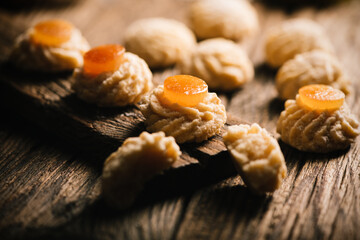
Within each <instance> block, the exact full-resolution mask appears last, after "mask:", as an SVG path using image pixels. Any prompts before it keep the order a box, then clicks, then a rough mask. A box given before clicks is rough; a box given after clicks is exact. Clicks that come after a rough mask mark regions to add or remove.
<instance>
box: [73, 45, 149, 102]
mask: <svg viewBox="0 0 360 240" xmlns="http://www.w3.org/2000/svg"><path fill="white" fill-rule="evenodd" d="M152 78H153V76H152V73H151V71H150V69H149V67H148V65H147V64H146V62H145V61H144V60H143V59H141V58H139V57H138V56H137V55H135V54H132V53H129V52H125V53H124V56H123V59H122V63H121V65H120V67H119V68H118V69H117V70H115V71H113V72H104V73H101V74H99V75H97V76H91V75H90V76H89V75H86V74H84V71H83V68H77V69H75V71H74V74H73V78H72V89H73V90H74V91H75V92H76V94H77V96H78V97H79V98H80V99H82V100H84V101H86V102H89V103H95V104H97V105H98V106H104V107H117V106H126V105H131V104H135V103H138V102H139V101H140V100H141V98H142V97H143V96H144V95H145V94H147V93H148V92H149V91H151V89H152V88H153V83H152Z"/></svg>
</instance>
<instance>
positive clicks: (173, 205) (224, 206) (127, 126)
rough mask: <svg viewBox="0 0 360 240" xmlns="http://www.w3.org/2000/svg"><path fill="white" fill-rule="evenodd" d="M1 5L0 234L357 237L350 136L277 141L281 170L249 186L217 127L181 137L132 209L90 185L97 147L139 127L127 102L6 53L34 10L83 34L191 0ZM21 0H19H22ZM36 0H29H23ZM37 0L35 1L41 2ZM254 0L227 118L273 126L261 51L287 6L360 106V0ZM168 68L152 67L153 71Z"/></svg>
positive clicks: (358, 189)
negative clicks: (345, 141) (336, 142)
mask: <svg viewBox="0 0 360 240" xmlns="http://www.w3.org/2000/svg"><path fill="white" fill-rule="evenodd" d="M16 2H24V1H20V0H14V1H13V4H9V3H8V4H6V5H5V6H3V3H2V5H1V8H0V52H1V53H2V54H1V55H0V62H1V65H0V95H1V96H0V99H1V104H0V106H1V112H3V114H2V117H1V118H0V239H14V238H15V239H23V238H25V239H28V238H31V239H39V238H40V239H79V238H80V239H360V233H358V232H357V230H358V229H359V227H360V153H359V149H360V144H359V142H360V139H359V138H358V139H357V142H356V143H355V144H354V145H352V146H351V148H350V149H347V150H346V151H341V152H335V153H332V154H310V153H303V152H300V151H297V150H295V149H293V148H291V147H289V146H287V145H286V144H284V143H282V142H281V141H280V146H281V148H282V150H283V152H284V155H285V158H286V165H287V167H288V177H287V178H286V179H285V181H284V183H283V185H282V187H281V188H280V189H279V190H277V191H276V192H275V193H274V194H268V195H266V196H256V195H253V194H252V193H251V192H250V191H248V189H247V188H246V187H245V186H244V184H243V182H242V180H241V179H240V178H239V177H237V176H236V175H235V170H234V168H233V167H232V164H231V162H230V160H229V156H228V154H227V152H226V151H225V148H224V146H223V144H222V142H221V139H220V137H219V136H217V137H215V138H213V139H211V140H210V141H208V142H205V143H202V144H198V145H195V146H190V145H186V144H185V145H182V146H181V148H182V151H183V155H182V158H181V160H180V161H179V162H178V163H177V164H176V165H175V166H174V167H173V168H172V169H170V170H169V171H167V172H165V173H164V175H162V176H158V177H156V178H154V179H153V180H152V181H151V182H149V183H148V185H147V186H146V187H145V190H144V191H143V193H142V194H141V196H140V198H139V199H138V201H137V202H136V204H135V205H134V207H132V208H131V209H129V210H127V211H123V212H117V211H114V210H113V209H111V208H109V207H107V206H106V205H105V204H104V202H103V200H102V197H101V181H100V176H101V170H102V164H103V161H104V159H105V157H106V156H107V155H108V154H109V153H110V152H111V151H112V150H114V149H115V148H116V147H117V146H118V145H119V144H121V142H122V141H123V140H124V139H125V138H126V137H128V136H134V135H137V134H138V133H139V132H140V131H142V130H143V129H144V126H143V124H142V121H143V118H142V116H141V114H140V113H139V111H138V110H137V109H136V107H135V108H132V107H128V108H114V109H102V108H97V107H94V106H91V105H89V104H86V103H83V102H81V101H80V100H78V99H77V98H76V97H75V96H74V94H73V92H72V91H71V90H70V86H69V83H68V79H69V77H70V75H71V73H64V74H58V75H49V74H47V75H36V74H31V73H22V72H19V71H14V69H12V68H11V67H9V66H8V64H7V63H6V58H7V56H8V54H9V51H10V47H11V45H12V44H13V41H14V39H15V38H16V36H17V35H19V34H20V33H21V32H23V31H24V30H25V29H27V28H28V27H29V26H31V25H33V24H34V23H35V22H37V21H39V20H41V19H47V18H54V17H56V18H65V19H67V20H69V21H71V22H73V23H74V24H75V25H76V26H77V27H78V28H80V29H81V30H82V32H83V33H84V35H85V37H86V38H87V39H88V40H89V42H90V44H91V45H92V46H96V45H100V44H105V43H114V42H120V43H121V42H122V38H123V31H124V29H125V28H126V26H128V24H129V23H131V22H132V21H134V20H136V19H139V18H145V17H153V16H162V17H168V18H175V19H178V20H181V21H184V22H186V10H187V8H188V5H189V4H190V3H191V1H190V0H153V1H149V0H136V1H135V0H126V1H125V0H122V1H116V0H78V1H75V0H74V1H66V3H63V4H59V2H61V1H57V2H58V3H57V4H54V3H50V2H51V1H36V4H35V6H32V4H31V2H30V3H29V1H28V2H27V5H26V8H18V7H14V6H16ZM25 2H26V1H25ZM34 2H35V1H34ZM44 2H45V3H44ZM266 2H271V1H261V2H255V6H256V8H257V10H258V13H259V18H260V23H261V32H260V33H259V34H258V35H257V36H256V37H255V38H253V39H251V40H248V41H246V42H245V43H243V46H244V47H245V48H246V50H247V51H248V53H249V55H250V57H251V59H252V60H253V62H254V64H255V66H256V69H255V71H256V76H255V80H254V81H253V82H251V83H249V84H247V85H245V86H244V87H243V88H242V89H239V90H238V91H234V92H232V93H227V94H225V93H221V94H220V97H221V99H222V100H223V102H224V104H225V106H226V108H227V111H228V113H229V115H230V118H229V121H228V124H234V123H239V122H249V123H252V122H257V123H259V124H260V125H261V126H263V127H265V128H266V129H267V130H269V131H270V132H271V133H273V134H274V135H276V133H275V126H276V121H277V118H278V116H279V113H280V112H281V110H282V109H283V103H282V102H281V101H279V100H278V99H277V98H276V90H275V88H274V75H275V73H276V71H275V70H273V69H271V68H269V67H268V66H267V65H266V64H265V63H264V52H263V37H264V32H265V30H266V29H268V28H269V27H271V26H273V25H275V24H277V23H279V22H281V21H282V20H284V19H287V18H291V17H306V18H311V19H314V20H316V21H317V22H319V23H320V24H321V25H323V26H324V27H325V29H326V31H327V33H328V35H329V37H330V39H331V41H332V42H333V44H334V46H335V48H336V54H337V56H338V57H339V59H340V61H341V62H342V63H343V65H344V67H345V70H346V72H347V73H348V75H349V76H350V78H351V79H352V80H353V86H354V92H353V94H352V95H351V96H350V97H349V98H348V99H347V101H348V103H349V105H350V107H351V109H352V111H353V113H354V114H355V115H357V116H358V117H359V115H360V104H357V103H358V102H359V99H360V98H359V95H360V82H359V79H360V68H359V63H360V27H359V26H358V24H359V21H360V1H346V2H344V3H342V4H337V5H332V6H328V7H325V8H315V7H311V6H310V7H301V8H297V9H290V10H289V9H287V11H285V10H284V9H283V8H279V7H274V6H271V5H269V3H266ZM174 72H175V70H174V69H172V68H169V69H161V70H156V71H154V81H155V82H156V83H161V81H163V80H164V78H165V77H166V76H169V75H171V74H173V73H174Z"/></svg>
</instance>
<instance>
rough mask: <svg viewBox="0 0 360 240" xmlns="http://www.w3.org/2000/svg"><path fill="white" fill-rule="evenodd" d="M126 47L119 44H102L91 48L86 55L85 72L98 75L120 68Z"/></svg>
mask: <svg viewBox="0 0 360 240" xmlns="http://www.w3.org/2000/svg"><path fill="white" fill-rule="evenodd" d="M124 52H125V48H124V47H123V46H121V45H119V44H109V45H102V46H98V47H95V48H92V49H90V50H89V51H88V52H86V53H85V55H84V73H85V74H86V75H98V74H100V73H103V72H113V71H115V70H117V69H119V67H120V65H121V63H122V60H123V55H124Z"/></svg>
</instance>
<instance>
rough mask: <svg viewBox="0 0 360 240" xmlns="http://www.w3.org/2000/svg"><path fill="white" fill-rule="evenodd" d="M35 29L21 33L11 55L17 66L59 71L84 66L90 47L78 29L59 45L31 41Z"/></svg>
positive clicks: (11, 59)
mask: <svg viewBox="0 0 360 240" xmlns="http://www.w3.org/2000/svg"><path fill="white" fill-rule="evenodd" d="M32 31H34V30H33V29H29V30H28V31H27V32H25V33H23V34H22V35H20V36H19V37H18V38H17V39H16V42H15V45H14V48H13V50H12V52H11V55H10V62H12V63H13V64H14V65H15V66H16V67H17V68H21V69H25V70H30V71H41V72H59V71H65V70H73V69H74V68H78V67H82V65H83V55H84V53H85V52H86V51H88V50H89V49H90V46H89V44H88V42H87V41H86V39H85V38H84V37H83V36H82V35H81V32H80V31H79V30H78V29H73V30H72V34H71V38H70V40H69V41H67V42H65V43H63V44H61V45H59V46H46V45H41V44H35V43H33V42H32V41H31V34H32Z"/></svg>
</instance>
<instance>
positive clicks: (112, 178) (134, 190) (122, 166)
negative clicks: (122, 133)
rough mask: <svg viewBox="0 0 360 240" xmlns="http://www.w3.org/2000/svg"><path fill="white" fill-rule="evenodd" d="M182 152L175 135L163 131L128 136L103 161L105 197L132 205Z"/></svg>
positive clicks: (124, 205) (115, 203)
mask: <svg viewBox="0 0 360 240" xmlns="http://www.w3.org/2000/svg"><path fill="white" fill-rule="evenodd" d="M180 155H181V151H180V148H179V146H178V145H177V144H176V142H175V140H174V138H173V137H165V134H164V133H163V132H157V133H153V134H149V133H147V132H143V133H141V134H140V136H139V137H131V138H128V139H126V140H125V142H124V143H123V144H122V146H120V147H119V149H118V150H117V151H115V152H114V153H112V154H111V155H110V156H109V157H108V158H107V159H106V161H105V163H104V168H103V173H102V192H103V195H104V198H105V200H106V201H107V203H108V204H109V205H110V206H113V207H115V208H118V209H125V208H128V207H130V206H131V205H132V204H133V202H134V201H135V199H136V197H137V195H138V193H139V192H140V191H141V190H142V188H143V185H144V184H145V183H146V182H147V181H148V180H150V179H151V178H152V177H153V176H154V175H157V174H160V173H162V172H163V171H164V170H166V169H168V168H170V166H171V165H172V164H173V163H174V162H175V161H176V160H178V159H179V158H180Z"/></svg>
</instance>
